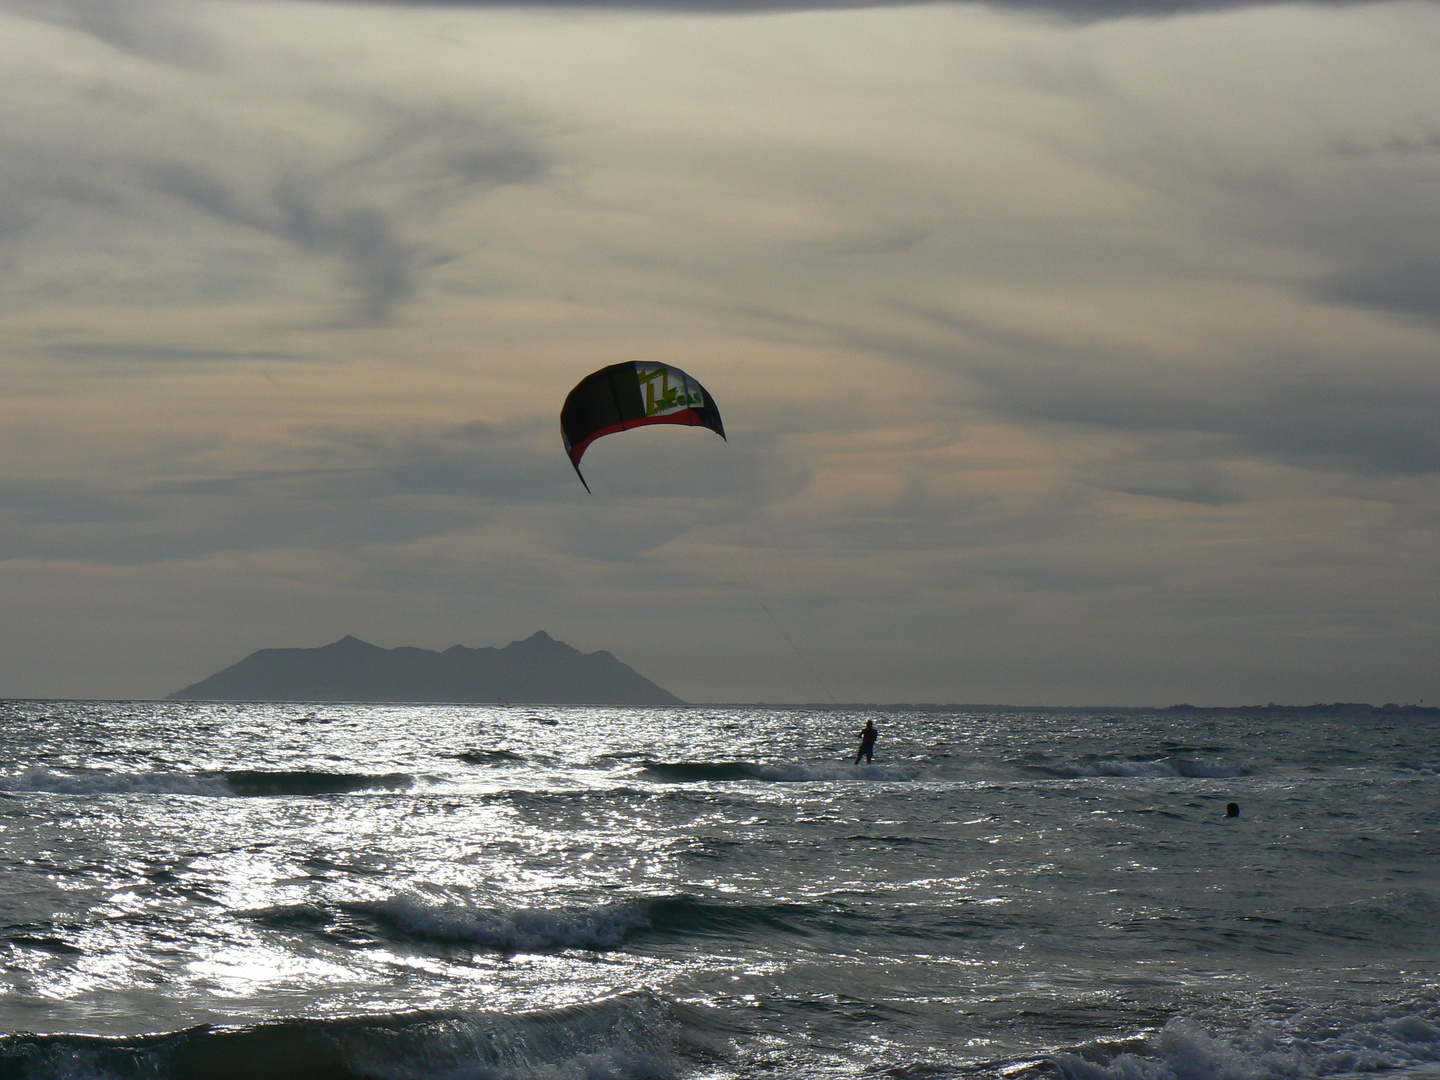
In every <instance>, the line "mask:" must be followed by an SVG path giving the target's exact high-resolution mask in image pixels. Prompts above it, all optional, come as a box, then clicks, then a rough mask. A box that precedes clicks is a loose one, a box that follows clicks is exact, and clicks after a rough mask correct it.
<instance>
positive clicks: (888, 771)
mask: <svg viewBox="0 0 1440 1080" xmlns="http://www.w3.org/2000/svg"><path fill="white" fill-rule="evenodd" d="M643 770H644V771H645V772H646V773H648V774H649V775H650V776H652V777H654V778H655V779H657V780H664V781H668V782H670V783H677V784H685V783H700V782H704V781H723V780H768V781H771V782H773V783H804V782H805V781H814V780H821V781H824V780H832V781H833V780H913V779H915V778H916V777H917V776H918V775H919V774H920V770H918V769H915V768H910V767H906V766H903V765H762V764H760V763H758V762H753V761H673V762H666V761H646V762H645V763H644V765H643Z"/></svg>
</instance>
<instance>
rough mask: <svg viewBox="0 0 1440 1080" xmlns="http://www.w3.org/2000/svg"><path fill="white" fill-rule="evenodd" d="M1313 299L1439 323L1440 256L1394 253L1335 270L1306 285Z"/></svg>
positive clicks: (1426, 253)
mask: <svg viewBox="0 0 1440 1080" xmlns="http://www.w3.org/2000/svg"><path fill="white" fill-rule="evenodd" d="M1310 291H1311V293H1312V294H1313V295H1314V296H1315V298H1316V299H1318V300H1321V301H1323V302H1324V303H1327V304H1348V305H1354V306H1356V307H1366V308H1374V309H1376V310H1378V311H1390V312H1394V313H1396V314H1399V315H1406V316H1412V317H1414V318H1418V319H1423V320H1424V321H1426V322H1429V323H1434V324H1437V325H1440V259H1437V258H1436V257H1435V255H1434V254H1433V253H1431V252H1423V253H1422V252H1417V253H1413V254H1411V255H1409V256H1406V255H1405V254H1403V253H1396V254H1395V255H1393V256H1389V257H1386V258H1384V259H1382V260H1378V261H1375V262H1370V263H1365V264H1361V265H1357V266H1351V267H1347V268H1346V269H1344V270H1338V271H1336V272H1335V273H1333V274H1326V275H1325V276H1323V277H1321V278H1318V279H1316V280H1315V281H1314V282H1313V283H1312V284H1311V286H1310Z"/></svg>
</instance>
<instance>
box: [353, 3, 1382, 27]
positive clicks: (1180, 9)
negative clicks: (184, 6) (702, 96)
mask: <svg viewBox="0 0 1440 1080" xmlns="http://www.w3.org/2000/svg"><path fill="white" fill-rule="evenodd" d="M346 2H354V3H361V4H374V5H379V6H395V7H437V8H446V7H452V8H536V9H545V8H558V9H562V10H563V9H567V8H569V9H576V10H598V11H617V10H619V11H654V12H667V13H674V14H696V15H754V14H765V13H772V12H791V11H845V10H851V9H856V8H886V7H914V6H917V5H919V4H924V3H937V2H942V0H346ZM1280 2H1282V0H989V3H988V5H987V6H990V7H994V8H996V9H999V10H1016V11H1032V12H1043V13H1046V14H1050V15H1057V16H1059V17H1061V18H1064V19H1068V20H1074V21H1077V22H1090V21H1095V20H1101V19H1118V18H1128V17H1132V16H1140V17H1146V16H1152V17H1153V16H1164V15H1178V14H1184V13H1187V12H1200V11H1223V10H1226V9H1231V8H1239V7H1248V6H1255V5H1262V4H1272V3H1280ZM1307 2H1310V3H1316V4H1322V5H1325V6H1343V5H1346V4H1365V3H1380V2H1384V0H1307Z"/></svg>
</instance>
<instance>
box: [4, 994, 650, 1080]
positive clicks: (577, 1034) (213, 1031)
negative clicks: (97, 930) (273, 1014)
mask: <svg viewBox="0 0 1440 1080" xmlns="http://www.w3.org/2000/svg"><path fill="white" fill-rule="evenodd" d="M676 1028H677V1025H676V1023H675V1021H674V1020H673V1019H672V1018H671V1016H670V1013H669V1009H668V1007H667V1006H666V1005H665V1003H664V1002H662V1001H661V1000H659V999H657V998H655V997H652V996H649V995H643V994H630V995H625V996H622V997H616V998H611V999H608V1000H602V1001H597V1002H593V1003H590V1004H586V1005H581V1006H576V1007H572V1008H568V1009H557V1010H548V1011H544V1012H533V1013H518V1014H504V1013H464V1012H456V1013H396V1014H389V1015H379V1016H364V1017H352V1018H348V1019H340V1020H313V1019H297V1020H285V1021H281V1022H278V1023H273V1024H259V1025H256V1026H254V1027H245V1028H228V1029H227V1028H213V1027H209V1026H203V1027H196V1028H189V1029H187V1030H184V1031H177V1032H172V1033H166V1034H160V1035H139V1036H131V1037H120V1038H109V1037H102V1036H94V1035H10V1036H5V1037H3V1038H0V1080H10V1078H11V1077H14V1078H16V1080H19V1078H21V1077H36V1076H55V1077H75V1078H77V1080H79V1078H85V1080H89V1078H95V1080H99V1078H102V1077H104V1078H110V1077H148V1078H154V1080H216V1078H218V1077H265V1078H266V1080H316V1078H320V1077H323V1078H325V1080H361V1078H365V1080H422V1078H425V1080H431V1078H434V1080H658V1078H660V1077H665V1076H669V1075H671V1073H672V1071H673V1070H672V1066H671V1053H672V1051H671V1046H672V1044H673V1042H674V1040H675V1036H676Z"/></svg>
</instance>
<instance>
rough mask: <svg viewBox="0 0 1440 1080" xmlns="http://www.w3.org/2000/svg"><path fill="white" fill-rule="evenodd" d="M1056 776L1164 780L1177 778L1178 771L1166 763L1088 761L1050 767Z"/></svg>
mask: <svg viewBox="0 0 1440 1080" xmlns="http://www.w3.org/2000/svg"><path fill="white" fill-rule="evenodd" d="M1048 768H1049V771H1050V772H1052V773H1054V774H1055V775H1057V776H1067V777H1075V778H1077V779H1079V778H1082V777H1091V776H1138V777H1151V778H1154V779H1165V778H1169V777H1178V776H1179V775H1180V770H1179V769H1177V768H1176V767H1175V766H1174V765H1172V764H1171V763H1170V762H1168V761H1090V762H1086V763H1084V764H1082V765H1051V766H1049V767H1048Z"/></svg>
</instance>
